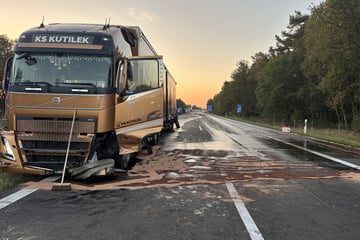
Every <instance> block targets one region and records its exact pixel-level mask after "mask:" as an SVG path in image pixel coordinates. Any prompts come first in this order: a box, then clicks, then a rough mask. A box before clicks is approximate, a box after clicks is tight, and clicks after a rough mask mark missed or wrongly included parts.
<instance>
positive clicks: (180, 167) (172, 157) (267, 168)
mask: <svg viewBox="0 0 360 240" xmlns="http://www.w3.org/2000/svg"><path fill="white" fill-rule="evenodd" d="M263 155H267V153H266V152H264V153H263ZM270 155H271V154H270ZM137 158H138V160H139V163H138V164H136V165H135V166H134V167H133V168H132V169H131V170H129V171H128V173H126V174H118V175H115V176H114V177H112V178H109V179H103V178H100V179H99V178H92V179H89V180H87V181H82V182H78V181H71V184H72V189H74V190H109V189H142V188H155V187H175V186H182V185H194V184H222V183H224V182H240V181H254V180H261V181H267V180H291V179H331V178H341V177H347V178H352V179H360V177H359V173H352V174H349V173H350V171H348V170H339V169H333V168H328V167H321V166H318V165H316V164H313V163H311V162H304V161H295V160H294V161H290V162H289V161H285V160H281V159H280V158H276V156H271V159H272V160H268V159H269V156H267V157H266V159H267V160H263V159H261V158H259V157H258V156H246V154H244V155H239V154H237V155H231V154H229V153H228V152H226V151H222V150H220V151H216V150H202V149H194V150H180V149H177V150H174V151H162V150H161V148H160V147H154V153H153V154H151V155H147V154H146V153H145V152H144V153H140V154H139V155H138V157H137ZM27 185H28V186H29V187H31V188H34V187H35V188H39V189H49V190H50V189H51V183H39V182H37V183H35V182H33V183H27Z"/></svg>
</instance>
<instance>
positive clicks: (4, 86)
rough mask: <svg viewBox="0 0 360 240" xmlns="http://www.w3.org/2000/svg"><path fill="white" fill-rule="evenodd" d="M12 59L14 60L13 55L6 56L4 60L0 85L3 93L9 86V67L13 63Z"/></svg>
mask: <svg viewBox="0 0 360 240" xmlns="http://www.w3.org/2000/svg"><path fill="white" fill-rule="evenodd" d="M13 60H14V58H13V57H11V58H8V59H7V60H6V63H5V67H4V74H3V79H2V84H1V87H2V89H4V91H5V94H6V92H7V90H8V86H9V82H10V75H11V67H12V64H13Z"/></svg>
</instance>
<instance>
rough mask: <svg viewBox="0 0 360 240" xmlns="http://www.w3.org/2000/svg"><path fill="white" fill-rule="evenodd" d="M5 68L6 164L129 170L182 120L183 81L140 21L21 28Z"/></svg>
mask: <svg viewBox="0 0 360 240" xmlns="http://www.w3.org/2000/svg"><path fill="white" fill-rule="evenodd" d="M14 52H15V55H14V57H13V58H11V59H9V60H8V61H7V64H6V66H5V71H4V73H5V74H4V77H3V89H4V90H5V92H6V106H5V111H6V118H7V127H5V128H4V129H3V130H1V131H0V137H1V141H0V166H1V167H2V169H3V170H4V171H9V172H19V173H29V174H39V175H48V174H53V173H62V172H63V169H65V168H63V166H64V163H66V172H67V173H68V174H70V175H71V176H72V177H75V178H83V179H84V178H87V177H89V176H92V175H109V174H112V173H113V172H114V171H116V170H119V169H121V170H126V169H127V167H128V162H129V159H130V156H131V155H132V154H135V153H136V152H138V151H139V150H140V149H141V148H142V147H144V146H146V147H147V148H148V150H149V151H151V146H150V143H149V141H150V140H151V141H152V142H154V143H156V142H157V139H158V136H159V133H160V132H161V131H162V130H167V129H172V128H173V125H174V124H176V126H177V127H179V123H178V119H177V112H176V106H175V104H176V95H175V94H176V82H175V81H174V79H173V78H172V76H171V74H170V73H169V70H168V69H167V68H166V66H165V65H164V63H163V59H162V56H159V55H158V54H157V53H156V51H155V50H154V48H153V47H152V46H151V44H150V43H149V41H148V40H147V38H146V37H145V35H144V34H143V32H142V31H141V29H140V28H139V27H137V26H121V25H110V24H105V25H102V24H64V23H56V24H49V25H44V24H41V25H40V27H34V28H31V29H29V30H27V31H25V32H24V33H22V34H21V35H20V37H19V39H18V42H17V43H16V45H15V48H14Z"/></svg>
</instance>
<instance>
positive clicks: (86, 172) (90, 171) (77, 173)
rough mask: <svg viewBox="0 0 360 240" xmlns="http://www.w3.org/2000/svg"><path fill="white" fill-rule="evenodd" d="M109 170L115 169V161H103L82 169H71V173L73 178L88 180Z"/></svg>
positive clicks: (84, 166)
mask: <svg viewBox="0 0 360 240" xmlns="http://www.w3.org/2000/svg"><path fill="white" fill-rule="evenodd" d="M107 168H111V169H114V159H103V160H99V161H96V162H92V163H89V164H86V165H83V166H81V167H78V168H74V169H71V170H70V171H69V172H70V174H71V177H75V178H76V179H86V178H89V177H90V176H92V175H94V174H95V173H97V172H99V171H101V170H103V169H107Z"/></svg>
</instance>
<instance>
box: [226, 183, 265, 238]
mask: <svg viewBox="0 0 360 240" xmlns="http://www.w3.org/2000/svg"><path fill="white" fill-rule="evenodd" d="M225 185H226V188H227V190H228V191H229V193H230V197H231V198H232V200H233V202H234V204H235V207H236V209H237V211H238V212H239V214H240V217H241V219H242V221H243V223H244V225H245V227H246V229H247V231H248V233H249V235H250V238H251V240H263V239H264V238H263V236H262V234H261V232H260V230H259V229H258V227H257V226H256V224H255V222H254V220H253V219H252V217H251V216H250V213H249V211H248V210H247V209H246V207H245V204H244V202H243V201H242V200H241V197H240V195H239V194H238V192H237V191H236V189H235V187H234V185H233V184H232V183H225Z"/></svg>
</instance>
